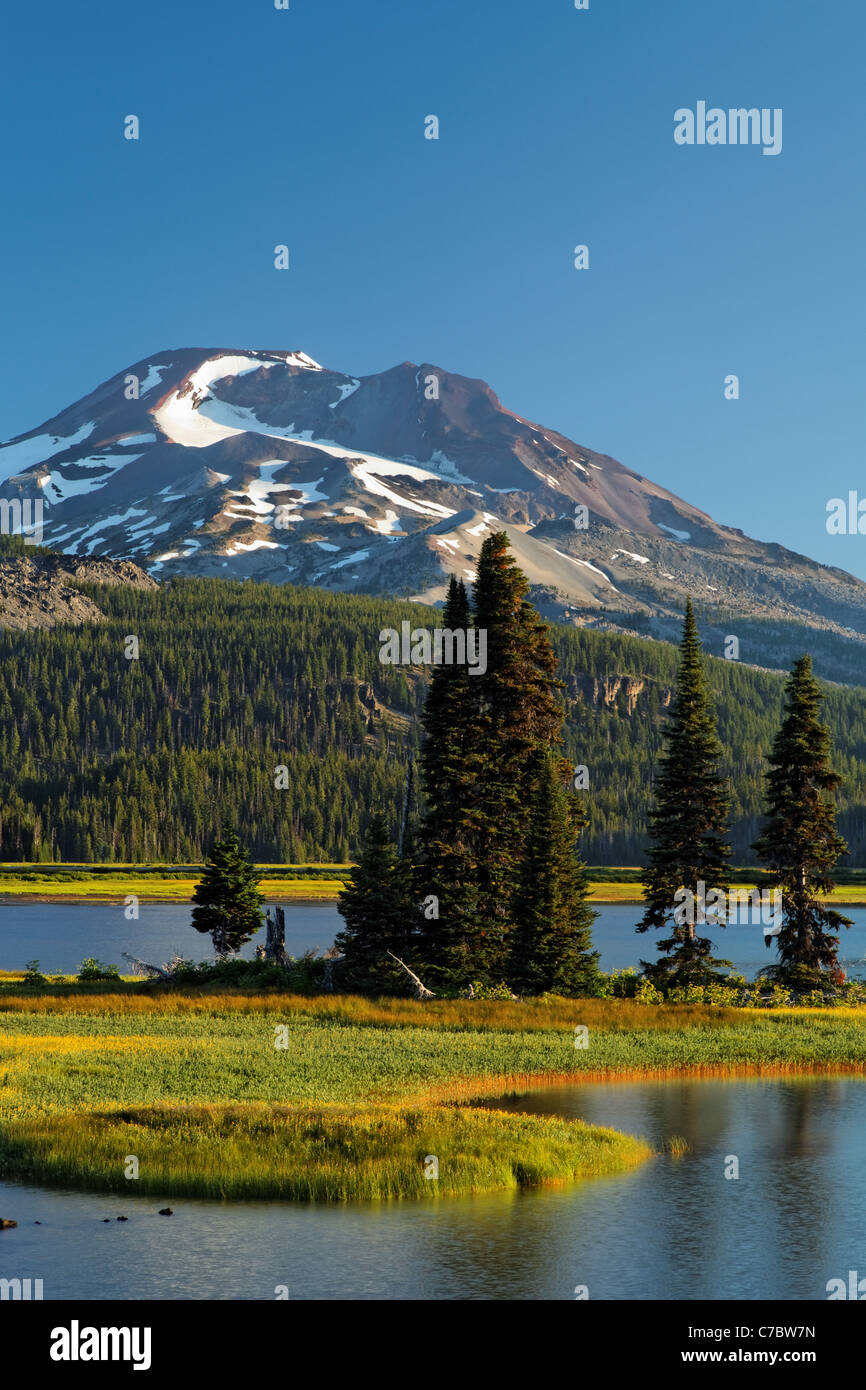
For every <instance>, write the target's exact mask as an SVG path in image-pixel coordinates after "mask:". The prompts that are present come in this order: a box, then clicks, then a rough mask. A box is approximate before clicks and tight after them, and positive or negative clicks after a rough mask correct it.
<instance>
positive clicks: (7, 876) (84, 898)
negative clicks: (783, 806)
mask: <svg viewBox="0 0 866 1390" xmlns="http://www.w3.org/2000/svg"><path fill="white" fill-rule="evenodd" d="M257 867H258V870H259V872H260V873H261V875H262V890H263V892H264V893H265V894H266V896H267V897H268V898H269V899H271V900H275V899H276V900H282V901H286V902H297V901H304V900H306V901H310V900H312V901H317V900H318V901H323V902H328V901H334V900H336V897H337V894H338V893H339V892H340V891H341V889H342V888H343V886H344V884H345V882H346V879H347V878H348V876H349V872H350V870H351V867H352V866H351V864H259V865H257ZM201 872H202V866H201V865H200V864H193V865H181V866H177V865H171V864H59V863H58V864H40V863H34V864H23V863H6V864H0V897H2V896H9V897H15V898H24V899H28V898H29V899H30V900H31V901H33V902H122V901H123V899H124V898H125V897H126V896H127V895H128V894H134V895H135V896H136V897H137V898H139V899H141V900H142V901H143V902H164V903H188V902H189V900H190V898H191V897H192V893H193V889H194V888H195V885H196V883H197V882H198V881H199V879H200V877H201ZM840 877H842V878H844V879H845V881H844V882H839V883H837V885H836V887H835V889H834V890H833V892H832V894H830V895H829V896H828V897H827V899H825V900H826V901H832V902H833V903H835V904H836V905H838V906H844V905H846V904H847V905H849V906H855V907H856V906H862V905H864V904H866V881H864V880H863V875H862V873H858V872H857V871H851V872H850V873H848V874H844V873H843V874H841V875H840ZM731 881H732V882H733V883H735V884H736V886H737V887H738V888H746V889H752V888H755V887H757V886H759V885H757V884H756V882H755V875H754V873H753V872H750V871H749V870H748V869H734V870H733V871H732V880H731ZM589 896H590V899H591V900H592V901H593V902H595V903H625V904H628V903H642V902H643V890H642V888H641V884H640V869H638V868H635V867H632V866H629V867H622V868H616V867H608V866H605V867H604V868H601V867H596V868H590V870H589Z"/></svg>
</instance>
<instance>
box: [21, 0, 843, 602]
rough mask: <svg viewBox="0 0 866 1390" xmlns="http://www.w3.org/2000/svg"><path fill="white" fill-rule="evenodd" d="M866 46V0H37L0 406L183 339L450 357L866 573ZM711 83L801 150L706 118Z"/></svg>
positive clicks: (554, 420)
mask: <svg viewBox="0 0 866 1390" xmlns="http://www.w3.org/2000/svg"><path fill="white" fill-rule="evenodd" d="M864 48H866V7H864V5H863V4H862V2H861V0H834V3H832V4H826V3H825V4H819V3H813V2H812V0H727V3H726V4H724V5H710V4H707V3H704V2H703V0H590V8H589V10H588V11H585V12H583V11H576V10H575V9H574V7H573V0H502V3H496V0H430V3H422V0H334V2H333V3H329V0H291V8H290V9H289V10H288V11H277V10H275V9H274V7H273V3H272V0H231V3H229V2H228V0H207V2H205V0H172V2H171V3H169V0H150V3H148V4H147V5H119V4H117V0H87V3H85V4H84V5H83V6H82V5H72V4H69V3H66V0H64V2H63V3H61V2H60V0H46V2H45V3H40V4H38V5H36V4H34V5H17V6H15V7H14V8H13V9H12V10H11V11H10V12H9V13H8V15H7V17H6V19H5V21H4V50H5V52H4V58H3V80H2V83H0V113H2V134H3V139H2V145H3V168H2V179H3V193H4V198H3V204H4V215H3V219H2V239H3V257H2V314H3V325H4V335H3V336H4V346H5V353H4V357H5V365H4V369H3V372H2V376H0V437H2V438H4V439H7V438H9V437H10V436H11V435H13V434H16V433H19V432H21V431H24V430H27V429H30V428H33V427H35V426H36V425H37V424H39V423H41V422H42V421H43V420H44V419H45V418H46V417H47V416H49V415H51V414H53V413H55V412H56V411H57V410H59V409H61V408H62V407H64V406H66V405H68V404H70V403H71V402H72V401H73V400H75V399H77V398H78V397H79V396H81V395H82V394H84V393H85V392H87V391H89V390H91V389H92V388H93V387H94V386H95V385H96V384H97V383H98V382H99V381H102V380H104V379H105V378H106V377H108V376H110V375H112V374H113V373H115V372H116V371H119V370H120V369H121V368H122V367H123V366H126V365H127V364H128V363H130V362H132V361H134V360H136V359H138V358H140V357H142V356H145V355H147V354H150V353H156V352H157V351H158V350H159V349H160V348H164V347H180V346H186V345H190V346H192V345H203V346H204V345H207V346H209V345H225V346H237V347H255V346H260V347H284V348H295V347H302V348H304V349H305V350H306V351H307V352H309V353H311V354H312V355H313V356H314V357H316V358H317V359H318V360H319V361H321V362H323V363H324V364H325V365H327V366H331V367H334V368H336V369H340V370H346V371H350V372H353V373H362V374H363V373H367V372H374V371H379V370H382V369H384V368H386V367H388V366H391V365H393V364H394V363H397V362H400V361H403V360H405V359H411V360H413V361H422V360H426V361H429V362H434V363H436V364H438V365H441V366H443V367H445V368H447V369H449V370H453V371H457V372H462V373H465V374H466V375H469V376H478V377H483V378H484V379H486V380H487V381H489V382H490V384H491V385H492V386H493V388H494V389H495V390H496V391H497V393H498V394H499V396H500V397H501V399H502V400H503V401H504V403H505V404H506V405H508V406H509V407H510V408H511V409H513V410H515V411H517V412H518V414H521V415H524V416H527V417H529V418H533V419H537V420H540V421H542V422H544V423H545V424H547V425H549V426H551V427H554V428H557V429H560V430H562V431H563V432H564V433H566V434H569V435H571V436H573V437H574V438H575V439H577V440H578V441H579V442H581V443H583V444H585V445H588V446H590V447H591V448H594V449H598V450H600V451H602V452H606V453H610V454H613V455H614V456H615V457H617V458H619V459H621V460H622V462H624V463H626V464H628V465H629V466H631V467H633V468H635V469H636V470H637V471H639V472H641V473H644V474H646V475H647V476H648V477H650V478H652V479H653V480H655V481H657V482H659V483H661V484H663V485H665V486H666V487H669V488H672V489H673V490H674V491H675V492H678V493H680V494H681V495H682V496H684V497H686V498H687V499H688V500H690V501H692V502H694V503H695V504H697V505H698V506H701V507H704V508H705V509H706V510H708V511H709V512H711V513H712V514H713V515H714V516H715V517H716V518H717V519H718V520H720V521H723V522H727V523H729V524H731V525H735V526H740V527H742V528H743V530H745V531H747V532H749V533H750V534H752V535H755V536H758V537H760V538H762V539H768V540H778V541H781V542H782V543H784V544H786V545H788V546H790V547H792V548H793V549H796V550H802V551H804V552H806V553H808V554H811V555H813V556H815V557H816V558H817V559H820V560H822V561H824V562H825V563H829V564H839V565H842V566H843V567H845V568H848V569H851V570H852V571H853V572H855V573H857V574H860V575H861V576H864V577H866V537H864V536H856V537H829V536H828V535H827V533H826V529H825V517H826V512H825V507H826V502H827V500H828V499H829V498H830V497H833V496H836V495H846V494H847V492H848V490H849V489H850V488H858V487H859V488H860V490H861V492H862V495H863V496H864V497H866V469H864V467H863V457H864V448H863V445H864V420H863V406H862V400H863V396H864V389H863V387H864V380H866V348H864V301H866V296H864V288H866V286H864V279H866V272H864V254H866V253H864V240H866V237H864V227H866V216H864V213H866V207H864V204H866V194H864V146H866V104H864V101H863V95H862V93H863V53H864ZM699 100H706V101H707V102H708V104H709V105H718V106H720V107H722V108H728V107H730V106H757V107H771V108H774V107H781V108H782V109H783V113H784V116H783V148H782V153H781V154H780V155H778V156H777V157H768V156H764V155H762V153H761V150H760V148H753V147H747V148H741V147H712V148H711V147H707V146H705V147H703V148H700V147H692V148H687V147H679V146H677V145H676V144H675V143H674V140H673V128H674V120H673V113H674V111H675V109H676V108H678V107H683V106H691V107H692V108H694V107H695V105H696V103H697V101H699ZM128 114H136V115H138V116H139V117H140V120H141V139H140V140H139V141H138V142H137V143H135V142H132V141H127V140H125V139H124V138H123V119H124V117H125V116H126V115H128ZM429 114H436V115H438V117H439V119H440V122H441V130H440V139H439V140H438V141H430V140H425V139H424V117H425V116H427V115H429ZM283 242H284V243H287V244H288V245H289V247H290V252H291V269H290V270H289V271H288V272H278V271H276V270H274V269H273V248H274V246H275V245H276V244H277V243H283ZM577 243H587V244H588V245H589V247H590V269H589V270H588V271H584V272H578V271H576V270H575V269H574V268H573V265H572V251H573V248H574V246H575V245H576V244H577ZM728 373H737V374H738V375H739V377H740V382H741V398H740V400H739V401H736V402H734V401H726V400H725V399H724V397H723V379H724V377H725V376H726V374H728Z"/></svg>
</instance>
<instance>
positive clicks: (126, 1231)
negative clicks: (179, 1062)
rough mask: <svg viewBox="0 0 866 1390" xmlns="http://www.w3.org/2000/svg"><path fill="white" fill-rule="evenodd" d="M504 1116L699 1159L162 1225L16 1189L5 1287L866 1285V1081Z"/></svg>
mask: <svg viewBox="0 0 866 1390" xmlns="http://www.w3.org/2000/svg"><path fill="white" fill-rule="evenodd" d="M497 1104H499V1105H503V1106H505V1108H510V1109H519V1110H532V1111H534V1112H537V1113H540V1112H543V1113H549V1112H553V1113H557V1114H563V1115H568V1116H579V1117H581V1118H583V1119H586V1120H589V1121H592V1122H594V1123H597V1124H604V1125H612V1126H613V1127H615V1128H617V1129H621V1130H626V1131H629V1132H631V1133H633V1134H642V1135H644V1136H645V1137H646V1138H647V1139H649V1140H650V1141H651V1142H653V1143H655V1144H661V1143H662V1142H663V1141H664V1140H665V1139H667V1138H670V1137H671V1136H672V1135H682V1136H683V1137H685V1138H686V1139H687V1140H688V1142H689V1144H690V1145H691V1148H690V1150H689V1152H687V1153H686V1154H684V1155H683V1156H682V1157H680V1158H672V1157H670V1156H660V1157H657V1158H655V1159H652V1160H650V1161H649V1162H648V1163H646V1164H645V1165H644V1166H643V1167H642V1168H640V1169H638V1170H637V1171H636V1172H633V1173H629V1174H627V1175H625V1176H623V1177H619V1178H602V1179H593V1180H589V1181H586V1182H583V1183H580V1184H576V1185H573V1186H571V1187H568V1188H564V1189H556V1190H550V1191H539V1192H524V1193H521V1194H518V1195H515V1194H506V1195H492V1196H488V1197H481V1198H460V1199H456V1200H444V1201H442V1202H436V1201H430V1202H424V1203H417V1204H411V1203H402V1204H394V1205H388V1204H378V1205H364V1206H352V1207H345V1208H313V1207H291V1206H289V1205H280V1204H277V1203H272V1202H267V1203H256V1204H252V1203H235V1204H231V1205H229V1204H224V1203H216V1202H199V1203H193V1202H188V1201H179V1200H171V1206H172V1207H173V1208H174V1211H175V1215H174V1216H172V1217H161V1216H158V1215H157V1214H156V1213H157V1210H158V1208H159V1207H160V1206H163V1205H165V1202H164V1201H163V1200H161V1199H158V1198H146V1199H142V1198H135V1197H132V1196H130V1197H129V1198H125V1197H123V1198H122V1197H113V1196H112V1197H100V1196H94V1195H90V1194H86V1195H85V1194H75V1193H59V1192H48V1191H43V1190H40V1189H37V1188H30V1187H24V1186H18V1185H15V1184H0V1215H3V1216H7V1217H11V1218H13V1219H17V1220H18V1222H19V1226H18V1229H17V1230H15V1231H9V1232H4V1233H3V1235H2V1242H0V1277H6V1278H13V1277H19V1278H27V1277H30V1278H41V1279H43V1281H44V1295H45V1297H46V1298H51V1299H55V1298H56V1299H87V1298H97V1299H99V1298H134V1299H149V1298H173V1299H272V1298H274V1297H275V1289H276V1288H277V1286H278V1285H287V1286H288V1289H289V1296H290V1298H291V1299H376V1298H382V1299H390V1300H395V1299H397V1300H399V1299H424V1300H434V1299H486V1300H496V1299H506V1300H508V1299H555V1300H558V1299H563V1300H565V1299H573V1298H574V1290H575V1287H576V1286H578V1285H586V1286H587V1287H588V1290H589V1297H590V1299H675V1300H688V1299H698V1298H710V1299H726V1300H727V1299H731V1300H750V1299H787V1300H800V1299H826V1297H827V1292H826V1285H827V1282H828V1280H830V1279H835V1278H841V1279H844V1280H846V1281H847V1278H848V1271H849V1270H852V1269H854V1270H859V1271H860V1277H862V1276H863V1275H866V1196H864V1186H863V1164H864V1157H866V1084H864V1083H863V1082H862V1081H858V1080H852V1079H851V1078H847V1077H846V1078H841V1079H835V1078H827V1077H821V1078H811V1079H797V1080H785V1081H739V1080H738V1081H709V1082H697V1081H684V1082H670V1081H668V1082H648V1083H647V1082H644V1083H641V1084H639V1085H637V1084H631V1083H629V1084H620V1085H616V1084H604V1085H594V1086H582V1085H571V1086H568V1087H563V1088H557V1089H555V1090H554V1089H550V1090H547V1091H544V1092H535V1093H534V1094H532V1095H531V1096H527V1097H525V1098H523V1099H521V1100H519V1101H513V1102H511V1103H509V1104H507V1106H506V1103H504V1102H497ZM731 1155H735V1156H736V1157H737V1158H738V1160H739V1173H740V1176H739V1178H738V1179H736V1180H728V1179H726V1178H725V1176H724V1171H725V1165H726V1163H727V1162H729V1156H731ZM439 1159H440V1163H447V1161H448V1156H447V1154H440V1155H439ZM120 1214H122V1215H126V1216H128V1217H129V1220H128V1221H127V1222H124V1223H119V1222H116V1221H115V1220H114V1219H113V1218H114V1217H116V1216H117V1215H120ZM106 1216H107V1217H111V1218H112V1220H111V1221H110V1223H109V1224H107V1225H104V1224H103V1218H104V1217H106ZM36 1221H39V1222H41V1223H42V1224H41V1225H39V1226H37V1225H34V1224H33V1223H34V1222H36Z"/></svg>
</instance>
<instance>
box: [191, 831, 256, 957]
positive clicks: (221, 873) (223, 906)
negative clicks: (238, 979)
mask: <svg viewBox="0 0 866 1390" xmlns="http://www.w3.org/2000/svg"><path fill="white" fill-rule="evenodd" d="M260 877H261V875H260V874H258V873H257V872H256V869H255V865H254V864H253V863H252V862H251V861H250V859H249V858H248V857H247V855H246V854H245V853H244V851H243V849H242V848H241V843H240V840H239V839H238V837H237V835H235V833H234V831H232V830H229V829H226V830H225V831H224V832H223V836H222V839H220V840H217V842H216V843H215V845H214V846H213V849H212V850H211V852H210V854H209V855H208V858H207V861H206V863H205V867H204V872H203V874H202V877H201V882H199V883H197V884H196V886H195V890H194V892H193V895H192V898H193V902H194V903H195V904H196V906H195V907H194V908H193V910H192V924H193V926H194V927H195V929H196V931H200V932H208V933H210V936H211V938H212V940H213V945H214V950H215V951H216V953H217V955H218V956H226V955H230V954H232V953H234V952H235V951H239V950H240V948H241V946H243V945H244V944H245V943H246V942H247V941H249V940H250V939H251V937H252V936H253V934H254V933H255V932H257V931H258V929H259V927H260V926H261V924H262V907H263V905H264V898H263V896H262V894H261V893H260V892H259V879H260Z"/></svg>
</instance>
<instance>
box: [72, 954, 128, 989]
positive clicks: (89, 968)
mask: <svg viewBox="0 0 866 1390" xmlns="http://www.w3.org/2000/svg"><path fill="white" fill-rule="evenodd" d="M78 979H79V981H80V982H81V983H82V984H92V983H93V982H94V981H99V980H119V979H120V971H119V970H118V968H117V966H116V965H103V963H102V961H99V960H96V958H95V957H94V956H88V957H87V958H86V959H85V960H83V961H82V962H81V965H80V966H79V968H78Z"/></svg>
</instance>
